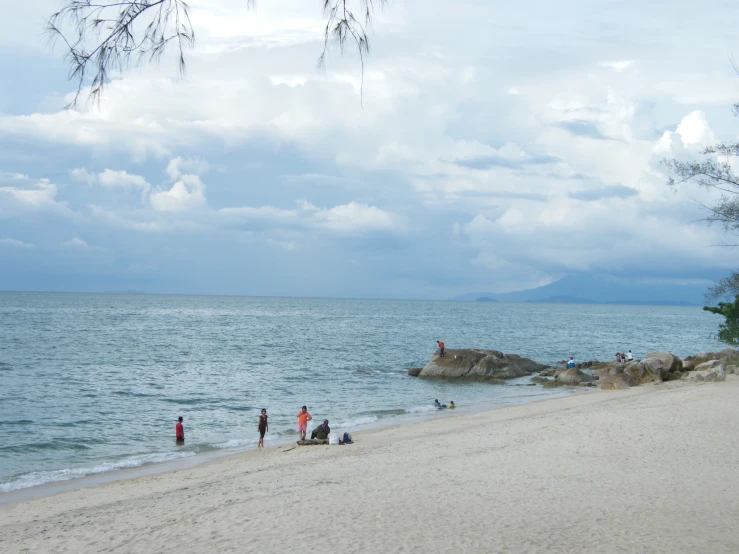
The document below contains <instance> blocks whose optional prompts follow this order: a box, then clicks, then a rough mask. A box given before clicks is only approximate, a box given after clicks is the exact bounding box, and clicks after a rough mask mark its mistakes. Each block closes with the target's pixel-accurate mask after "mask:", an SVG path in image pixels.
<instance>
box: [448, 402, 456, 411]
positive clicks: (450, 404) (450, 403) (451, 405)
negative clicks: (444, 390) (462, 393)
mask: <svg viewBox="0 0 739 554" xmlns="http://www.w3.org/2000/svg"><path fill="white" fill-rule="evenodd" d="M454 408H456V406H455V405H454V400H452V401H451V402H449V409H450V410H453V409H454Z"/></svg>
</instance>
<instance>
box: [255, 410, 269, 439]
mask: <svg viewBox="0 0 739 554" xmlns="http://www.w3.org/2000/svg"><path fill="white" fill-rule="evenodd" d="M257 430H258V431H259V443H258V444H257V448H264V434H265V433H266V432H267V431H269V424H268V422H267V410H265V409H264V408H262V415H260V416H259V423H258V424H257Z"/></svg>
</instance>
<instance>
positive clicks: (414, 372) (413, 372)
mask: <svg viewBox="0 0 739 554" xmlns="http://www.w3.org/2000/svg"><path fill="white" fill-rule="evenodd" d="M422 369H423V368H422V367H409V368H408V375H410V376H411V377H418V376H419V375H420V374H421V370H422Z"/></svg>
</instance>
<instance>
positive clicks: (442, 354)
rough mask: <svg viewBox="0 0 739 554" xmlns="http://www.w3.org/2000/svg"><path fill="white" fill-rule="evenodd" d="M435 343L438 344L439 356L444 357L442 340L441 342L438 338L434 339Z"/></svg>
mask: <svg viewBox="0 0 739 554" xmlns="http://www.w3.org/2000/svg"><path fill="white" fill-rule="evenodd" d="M436 344H438V345H439V356H440V357H441V358H443V357H444V343H443V342H441V341H440V340H437V341H436Z"/></svg>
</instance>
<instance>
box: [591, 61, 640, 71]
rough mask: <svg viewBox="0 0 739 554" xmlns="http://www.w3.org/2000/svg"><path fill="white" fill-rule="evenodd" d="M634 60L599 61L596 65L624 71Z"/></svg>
mask: <svg viewBox="0 0 739 554" xmlns="http://www.w3.org/2000/svg"><path fill="white" fill-rule="evenodd" d="M634 63H635V62H634V60H618V61H610V62H600V63H599V64H598V65H599V66H601V67H605V68H607V69H612V70H614V71H617V72H621V71H625V70H627V69H629V68H630V67H631V66H632V65H634Z"/></svg>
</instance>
